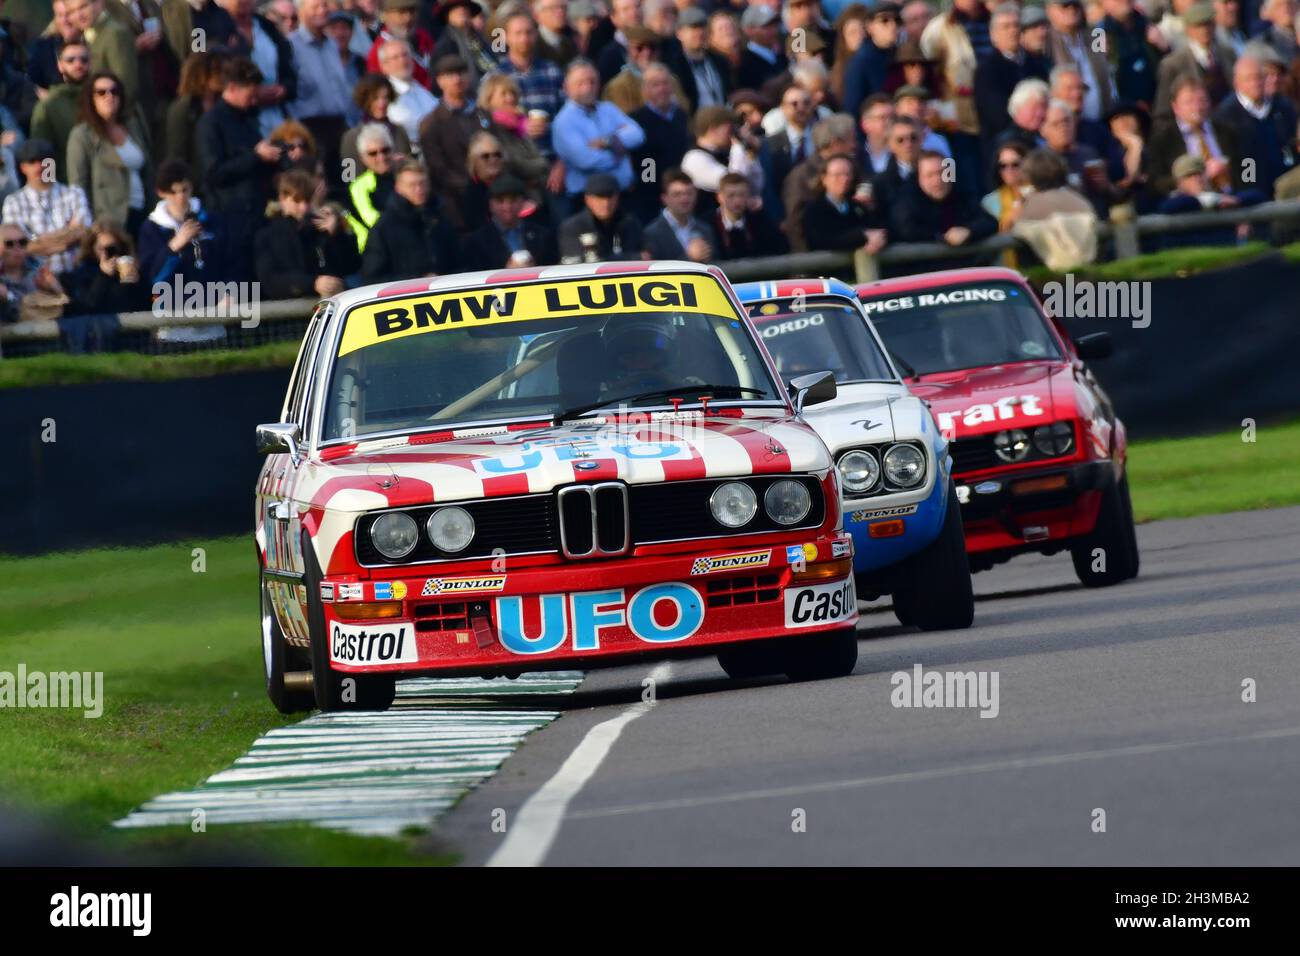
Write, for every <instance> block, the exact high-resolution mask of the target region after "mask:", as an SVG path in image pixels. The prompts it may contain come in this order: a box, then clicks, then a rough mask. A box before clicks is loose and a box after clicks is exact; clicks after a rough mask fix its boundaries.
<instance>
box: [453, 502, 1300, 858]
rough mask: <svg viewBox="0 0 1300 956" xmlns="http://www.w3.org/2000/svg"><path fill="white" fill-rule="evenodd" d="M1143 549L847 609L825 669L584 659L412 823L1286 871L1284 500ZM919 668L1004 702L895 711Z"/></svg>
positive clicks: (599, 845) (1299, 530) (500, 848)
mask: <svg viewBox="0 0 1300 956" xmlns="http://www.w3.org/2000/svg"><path fill="white" fill-rule="evenodd" d="M1139 539H1140V542H1141V545H1142V560H1143V564H1142V575H1141V577H1140V578H1139V579H1138V580H1137V581H1133V582H1129V583H1126V584H1123V585H1120V586H1119V587H1116V588H1112V589H1108V590H1085V589H1084V588H1082V587H1081V586H1080V585H1079V584H1078V583H1077V582H1076V580H1075V577H1074V573H1073V568H1072V566H1071V564H1070V561H1069V558H1068V556H1065V555H1058V556H1056V557H1053V558H1036V557H1025V558H1020V559H1017V560H1016V561H1014V562H1012V563H1010V564H1008V565H1003V566H1001V567H999V568H997V569H995V570H993V571H990V572H985V573H983V574H980V575H978V576H977V577H976V579H975V581H976V590H977V594H978V595H979V596H980V601H979V603H978V605H977V607H976V619H975V626H974V627H973V628H971V629H970V630H968V631H952V632H939V633H929V634H924V633H918V632H914V631H909V630H906V629H903V628H901V627H899V626H897V624H896V622H895V619H894V617H893V614H892V613H890V612H889V611H888V610H880V611H879V612H877V613H872V614H868V615H864V620H863V624H862V628H861V632H860V633H861V641H860V645H859V647H860V658H859V662H858V667H857V670H856V672H855V673H854V674H853V675H852V676H851V677H849V678H846V679H842V680H831V681H823V682H818V683H807V684H791V683H789V682H788V681H786V680H785V679H784V678H781V679H772V680H764V681H746V682H733V681H730V680H728V679H727V677H726V676H725V675H724V674H723V672H722V671H721V669H720V668H719V667H718V666H717V664H716V663H715V662H714V661H713V660H712V659H711V658H705V659H699V660H690V661H679V662H674V663H672V664H671V665H663V664H658V665H656V664H653V663H649V664H646V665H644V666H638V667H623V668H618V669H615V670H605V671H595V672H593V673H591V674H590V675H588V677H587V679H586V680H585V682H584V683H583V684H582V685H581V687H580V688H579V689H578V690H577V691H576V692H575V693H573V694H571V695H568V696H565V697H563V698H558V697H557V698H555V699H554V701H553V703H554V705H555V706H557V708H558V709H560V710H561V711H562V712H563V716H562V717H561V718H560V719H559V720H556V721H554V722H553V723H550V724H549V725H547V726H546V727H544V728H543V729H542V730H540V731H538V732H537V733H535V734H533V735H532V736H531V737H529V738H528V739H527V740H526V741H525V743H524V744H523V746H522V747H521V748H520V749H519V750H518V751H517V752H515V753H514V754H513V755H512V756H510V757H509V758H508V759H507V760H506V761H505V763H504V764H503V765H502V767H501V769H500V770H499V772H498V773H497V774H496V775H495V776H494V777H492V778H491V779H490V780H489V781H488V782H487V783H485V784H484V785H482V786H481V787H480V788H479V789H477V790H475V791H474V792H472V793H470V794H469V795H468V796H467V797H466V798H465V799H464V800H462V801H461V802H460V803H459V805H457V806H456V807H455V809H453V810H452V811H450V812H449V813H447V814H446V815H445V816H443V817H442V818H441V819H440V820H439V822H438V824H437V826H436V829H435V835H434V836H433V837H432V838H431V839H432V840H433V841H434V842H435V843H436V844H437V846H438V847H439V848H450V849H454V850H456V851H458V852H460V853H462V854H463V857H464V862H465V863H467V864H471V865H472V864H483V863H488V862H491V863H495V864H530V863H545V864H571V865H572V864H578V865H581V864H634V865H658V864H785V865H791V864H793V865H801V864H894V865H912V864H929V865H935V864H938V865H943V864H949V865H963V864H992V865H1000V864H1048V865H1105V864H1116V865H1135V864H1154V865H1165V864H1174V865H1279V864H1290V865H1295V864H1296V863H1298V862H1300V814H1297V813H1296V799H1297V798H1296V794H1297V793H1300V650H1298V649H1297V638H1298V634H1297V621H1300V508H1292V509H1286V510H1276V511H1268V512H1255V513H1248V514H1237V515H1222V516H1216V517H1210V518H1199V519H1192V520H1184V521H1170V522H1162V523H1159V524H1154V525H1146V526H1143V527H1141V528H1139ZM916 664H920V665H922V666H923V667H924V668H925V670H927V671H929V670H939V671H976V672H980V671H985V672H996V673H997V675H998V685H997V686H998V708H997V716H996V717H994V718H991V719H989V718H981V717H980V714H979V710H978V708H965V709H957V708H946V709H935V708H928V709H927V708H900V707H894V706H892V705H891V693H892V692H893V691H894V687H893V685H892V684H891V675H892V674H894V673H895V672H900V671H904V672H908V673H909V674H910V673H911V672H912V671H913V667H914V665H916ZM652 672H653V673H654V676H655V683H654V689H655V695H654V697H655V699H654V701H653V702H652V703H646V702H644V701H643V700H642V681H643V680H644V679H645V678H646V677H647V676H649V675H651V673H652ZM1247 679H1253V680H1254V681H1255V682H1256V685H1257V687H1256V694H1257V700H1256V702H1254V703H1248V702H1244V701H1243V699H1242V697H1243V681H1246V680H1247ZM990 686H991V685H990ZM1098 809H1100V810H1103V811H1104V814H1105V816H1104V826H1105V832H1094V828H1095V827H1096V826H1097V824H1096V823H1095V822H1094V821H1096V820H1098V819H1099V815H1098V814H1096V813H1095V811H1096V810H1098ZM500 811H504V817H503V816H502V814H501V812H500ZM521 811H522V812H521ZM494 821H496V822H497V826H496V828H495V829H494V827H493V823H494ZM502 821H504V823H505V832H504V833H502V832H499V831H500V829H501V822H502ZM797 831H802V832H797Z"/></svg>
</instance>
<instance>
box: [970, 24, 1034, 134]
mask: <svg viewBox="0 0 1300 956" xmlns="http://www.w3.org/2000/svg"><path fill="white" fill-rule="evenodd" d="M1020 16H1021V13H1020V8H1019V7H1018V6H1017V5H1016V4H1014V3H1001V4H999V5H998V6H996V7H994V9H993V13H992V15H991V16H990V17H989V40H990V42H991V43H992V45H993V49H991V50H990V51H989V52H988V53H986V54H984V56H982V57H980V58H979V60H978V61H977V62H976V65H975V112H976V115H977V116H978V117H979V127H980V142H981V144H982V146H983V149H984V155H985V156H986V157H991V155H992V151H993V144H994V143H995V142H996V141H997V138H998V134H1000V133H1001V132H1002V131H1003V130H1004V129H1006V128H1007V126H1008V125H1009V124H1010V122H1011V117H1010V116H1009V115H1008V114H1007V101H1008V100H1010V99H1011V94H1012V92H1014V90H1015V88H1016V86H1017V85H1018V84H1019V83H1020V81H1021V80H1025V79H1029V78H1031V77H1032V78H1037V79H1040V80H1046V79H1047V76H1048V63H1047V61H1046V60H1045V59H1044V58H1042V57H1038V56H1035V55H1033V54H1029V53H1026V52H1025V50H1024V48H1023V47H1022V46H1021V45H1020Z"/></svg>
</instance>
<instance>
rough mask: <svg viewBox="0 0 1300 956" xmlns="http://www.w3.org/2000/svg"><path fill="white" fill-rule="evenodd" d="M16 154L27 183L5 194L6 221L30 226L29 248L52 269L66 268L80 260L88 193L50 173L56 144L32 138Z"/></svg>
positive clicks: (63, 269) (87, 216)
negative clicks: (62, 181) (9, 193)
mask: <svg viewBox="0 0 1300 956" xmlns="http://www.w3.org/2000/svg"><path fill="white" fill-rule="evenodd" d="M16 158H17V161H18V169H19V170H20V171H21V172H22V174H23V179H24V181H25V185H24V186H23V187H22V188H21V189H19V190H18V191H17V192H15V193H12V194H11V195H9V196H6V197H5V200H4V222H6V223H15V224H17V225H19V226H22V227H23V228H24V229H25V230H27V235H28V236H29V237H30V238H31V243H30V245H29V246H28V252H29V253H30V254H31V255H33V256H40V257H48V260H47V262H48V265H49V267H50V271H51V272H53V273H60V272H66V271H67V270H69V269H71V268H72V267H73V265H74V264H75V263H76V261H77V246H78V244H79V243H80V242H81V240H82V239H83V238H85V235H86V230H87V228H89V226H90V223H91V215H90V204H89V203H88V202H87V201H86V194H85V192H83V191H82V189H81V187H80V186H70V185H64V184H63V183H61V182H59V181H58V180H56V179H55V178H54V177H53V176H52V175H50V170H49V164H50V163H52V162H53V161H54V144H52V143H50V142H48V141H46V140H40V139H29V140H27V141H26V142H25V143H23V144H22V145H21V146H19V147H18V149H17V156H16Z"/></svg>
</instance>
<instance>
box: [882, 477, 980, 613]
mask: <svg viewBox="0 0 1300 956" xmlns="http://www.w3.org/2000/svg"><path fill="white" fill-rule="evenodd" d="M905 574H906V581H907V583H906V584H904V585H903V586H902V587H900V588H899V589H898V590H896V591H895V592H894V614H895V615H896V616H897V617H898V620H899V622H900V623H902V624H909V625H911V624H914V625H916V626H917V627H919V628H920V629H921V630H923V631H950V630H957V629H960V628H965V627H970V626H971V622H972V621H973V620H975V593H974V591H972V590H971V583H970V561H969V560H968V559H967V557H966V534H965V532H964V531H963V530H962V524H961V504H960V503H959V502H958V501H957V489H956V488H955V487H954V486H953V484H952V483H951V482H949V484H948V509H947V513H946V514H945V515H944V518H943V528H942V529H941V530H940V532H939V536H938V537H937V538H935V539H934V540H933V541H932V542H930V544H928V545H927V546H926V547H925V549H924V550H922V551H919V552H918V553H917V554H915V555H913V556H912V557H911V558H909V559H908V562H907V567H906V568H905Z"/></svg>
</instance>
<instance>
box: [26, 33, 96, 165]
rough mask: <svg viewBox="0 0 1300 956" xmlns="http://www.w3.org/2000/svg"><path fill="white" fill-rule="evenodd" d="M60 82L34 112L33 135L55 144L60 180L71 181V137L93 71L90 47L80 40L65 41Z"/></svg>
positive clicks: (59, 65)
mask: <svg viewBox="0 0 1300 956" xmlns="http://www.w3.org/2000/svg"><path fill="white" fill-rule="evenodd" d="M58 68H59V77H60V82H58V83H55V84H54V85H52V86H51V87H50V88H49V92H47V93H46V94H45V97H44V98H43V99H42V100H41V101H40V102H39V103H37V104H36V109H35V110H34V111H33V112H32V127H31V129H32V138H33V139H44V140H49V141H50V142H51V143H53V144H54V158H55V162H56V166H55V173H56V174H57V175H58V177H59V181H60V182H65V183H66V182H67V181H68V170H67V166H66V165H65V164H66V161H67V155H68V137H69V136H70V135H71V134H72V127H74V126H76V125H77V122H78V120H77V113H78V112H79V110H80V103H81V87H82V84H83V83H85V81H86V77H87V76H88V75H89V73H90V51H89V50H88V49H87V48H86V45H85V43H83V42H82V41H80V40H76V41H74V42H69V43H65V44H64V45H63V49H61V50H60V51H59V58H58Z"/></svg>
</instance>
